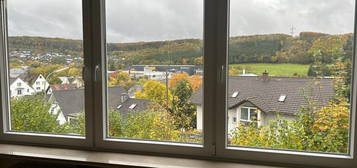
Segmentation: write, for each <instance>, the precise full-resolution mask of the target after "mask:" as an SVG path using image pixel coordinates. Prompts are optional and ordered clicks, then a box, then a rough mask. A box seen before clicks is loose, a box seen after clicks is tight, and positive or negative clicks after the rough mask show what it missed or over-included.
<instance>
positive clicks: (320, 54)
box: [225, 0, 355, 156]
mask: <svg viewBox="0 0 357 168" xmlns="http://www.w3.org/2000/svg"><path fill="white" fill-rule="evenodd" d="M322 3H323V4H324V7H322V8H320V9H319V10H317V9H316V8H315V5H317V4H319V5H320V4H322ZM328 6H329V7H331V8H329V7H328ZM354 6H355V2H354V1H352V0H343V1H328V2H327V1H322V0H320V1H314V2H310V1H309V2H306V1H264V0H257V1H249V0H231V1H230V6H229V8H230V14H229V18H230V21H229V26H230V28H229V32H228V33H229V36H228V37H227V38H228V41H229V44H228V53H227V62H228V73H227V76H226V79H227V84H228V86H227V93H226V95H227V96H226V97H227V98H226V99H227V108H228V110H227V113H226V115H234V114H233V113H231V111H239V108H241V110H240V119H241V121H257V122H249V123H245V124H237V125H236V126H235V128H231V124H230V123H229V121H226V123H225V125H227V126H226V129H225V132H226V134H225V135H226V141H227V144H226V145H225V148H226V149H227V151H231V152H232V153H231V155H233V153H234V152H236V153H240V152H241V151H240V150H242V148H248V149H251V150H258V151H259V150H261V151H262V150H267V149H274V150H279V149H280V150H281V149H283V150H287V151H294V152H295V151H301V152H316V153H318V154H321V155H322V154H331V153H333V154H338V155H341V156H346V155H350V152H351V150H353V149H351V146H350V140H349V137H350V135H351V132H350V131H351V130H350V128H351V123H350V122H349V121H350V119H351V117H352V116H353V115H351V109H352V107H353V102H352V101H351V100H353V99H351V98H352V97H351V95H352V92H351V90H350V89H351V88H352V85H351V81H352V79H353V78H352V75H351V72H352V70H353V69H352V66H351V63H352V62H353V59H352V58H353V57H354V55H353V48H354V46H353V41H354V34H353V32H354V24H353V22H354V12H353V11H354ZM332 8H333V9H332ZM323 13H324V14H323ZM327 13H328V14H327ZM336 24H338V25H340V26H336ZM247 74H250V75H247ZM236 90H239V91H240V92H239V96H238V98H237V99H234V98H233V96H230V95H232V94H233V95H235V93H236ZM247 106H248V107H247ZM252 107H254V108H252ZM258 109H259V110H258ZM335 115H338V116H341V117H334V116H335ZM342 116H343V117H342ZM335 123H340V124H338V126H337V125H335ZM342 123H343V124H342ZM333 125H334V126H336V127H334V126H333ZM301 128H303V129H301ZM232 130H233V131H232ZM340 131H341V132H340ZM336 136H337V137H340V138H338V139H336V138H334V137H336ZM291 144H295V145H291ZM296 144H300V145H296ZM235 150H236V151H235ZM228 153H229V152H228Z"/></svg>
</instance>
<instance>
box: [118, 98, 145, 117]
mask: <svg viewBox="0 0 357 168" xmlns="http://www.w3.org/2000/svg"><path fill="white" fill-rule="evenodd" d="M133 104H135V105H136V106H135V108H133V109H130V108H129V107H130V106H131V105H133ZM149 105H150V100H145V99H133V98H129V99H127V100H126V101H125V102H124V103H121V104H120V108H118V106H119V105H118V106H117V107H115V110H117V111H119V112H120V113H121V114H122V115H124V116H126V115H128V114H130V113H133V112H140V111H145V110H147V109H148V107H149Z"/></svg>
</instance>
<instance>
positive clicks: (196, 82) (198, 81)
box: [169, 73, 202, 92]
mask: <svg viewBox="0 0 357 168" xmlns="http://www.w3.org/2000/svg"><path fill="white" fill-rule="evenodd" d="M181 80H186V81H188V82H189V83H190V85H191V88H192V89H193V91H194V92H195V91H196V90H197V89H198V88H200V87H201V85H202V77H201V76H199V75H192V76H188V74H186V73H177V74H174V75H172V77H171V80H170V81H169V87H170V88H174V87H176V85H177V83H178V82H179V81H181Z"/></svg>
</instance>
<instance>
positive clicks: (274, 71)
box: [229, 64, 309, 77]
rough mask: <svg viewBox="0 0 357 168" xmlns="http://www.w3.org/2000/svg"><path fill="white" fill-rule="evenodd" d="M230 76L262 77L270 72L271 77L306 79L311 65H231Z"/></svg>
mask: <svg viewBox="0 0 357 168" xmlns="http://www.w3.org/2000/svg"><path fill="white" fill-rule="evenodd" d="M229 68H230V72H232V73H230V74H232V75H237V73H238V74H242V72H243V69H245V73H253V74H256V75H261V74H262V73H263V72H264V71H267V72H269V75H271V76H283V77H306V76H307V71H308V69H309V65H303V64H231V65H230V66H229Z"/></svg>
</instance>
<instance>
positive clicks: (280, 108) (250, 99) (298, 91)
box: [191, 74, 335, 133]
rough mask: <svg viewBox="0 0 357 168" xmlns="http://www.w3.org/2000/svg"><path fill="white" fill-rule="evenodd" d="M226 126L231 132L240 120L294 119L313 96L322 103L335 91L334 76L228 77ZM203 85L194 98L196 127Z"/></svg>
mask: <svg viewBox="0 0 357 168" xmlns="http://www.w3.org/2000/svg"><path fill="white" fill-rule="evenodd" d="M228 81H229V82H228V93H227V97H228V98H227V104H228V112H227V114H228V115H227V129H228V133H231V132H232V131H233V130H234V129H235V128H236V127H237V126H238V124H239V123H240V122H243V123H246V122H257V125H258V126H264V125H267V124H268V123H269V122H270V121H272V120H276V119H277V118H278V117H280V118H284V119H287V120H293V119H295V117H296V114H298V113H299V112H300V110H301V107H304V106H306V105H308V102H307V100H306V97H307V96H308V97H311V98H312V100H313V101H314V102H316V103H317V104H318V105H319V106H323V105H327V104H328V102H329V101H330V100H331V98H332V97H333V96H334V95H335V93H334V90H333V79H324V78H319V79H316V78H290V77H270V76H268V74H265V75H263V76H235V77H230V78H229V80H228ZM202 98H203V97H202V88H200V89H199V90H198V91H197V92H196V93H195V94H194V95H193V96H192V98H191V101H192V103H194V104H196V106H197V129H198V130H202V128H203V126H202V123H203V113H204V112H203V109H202Z"/></svg>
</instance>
